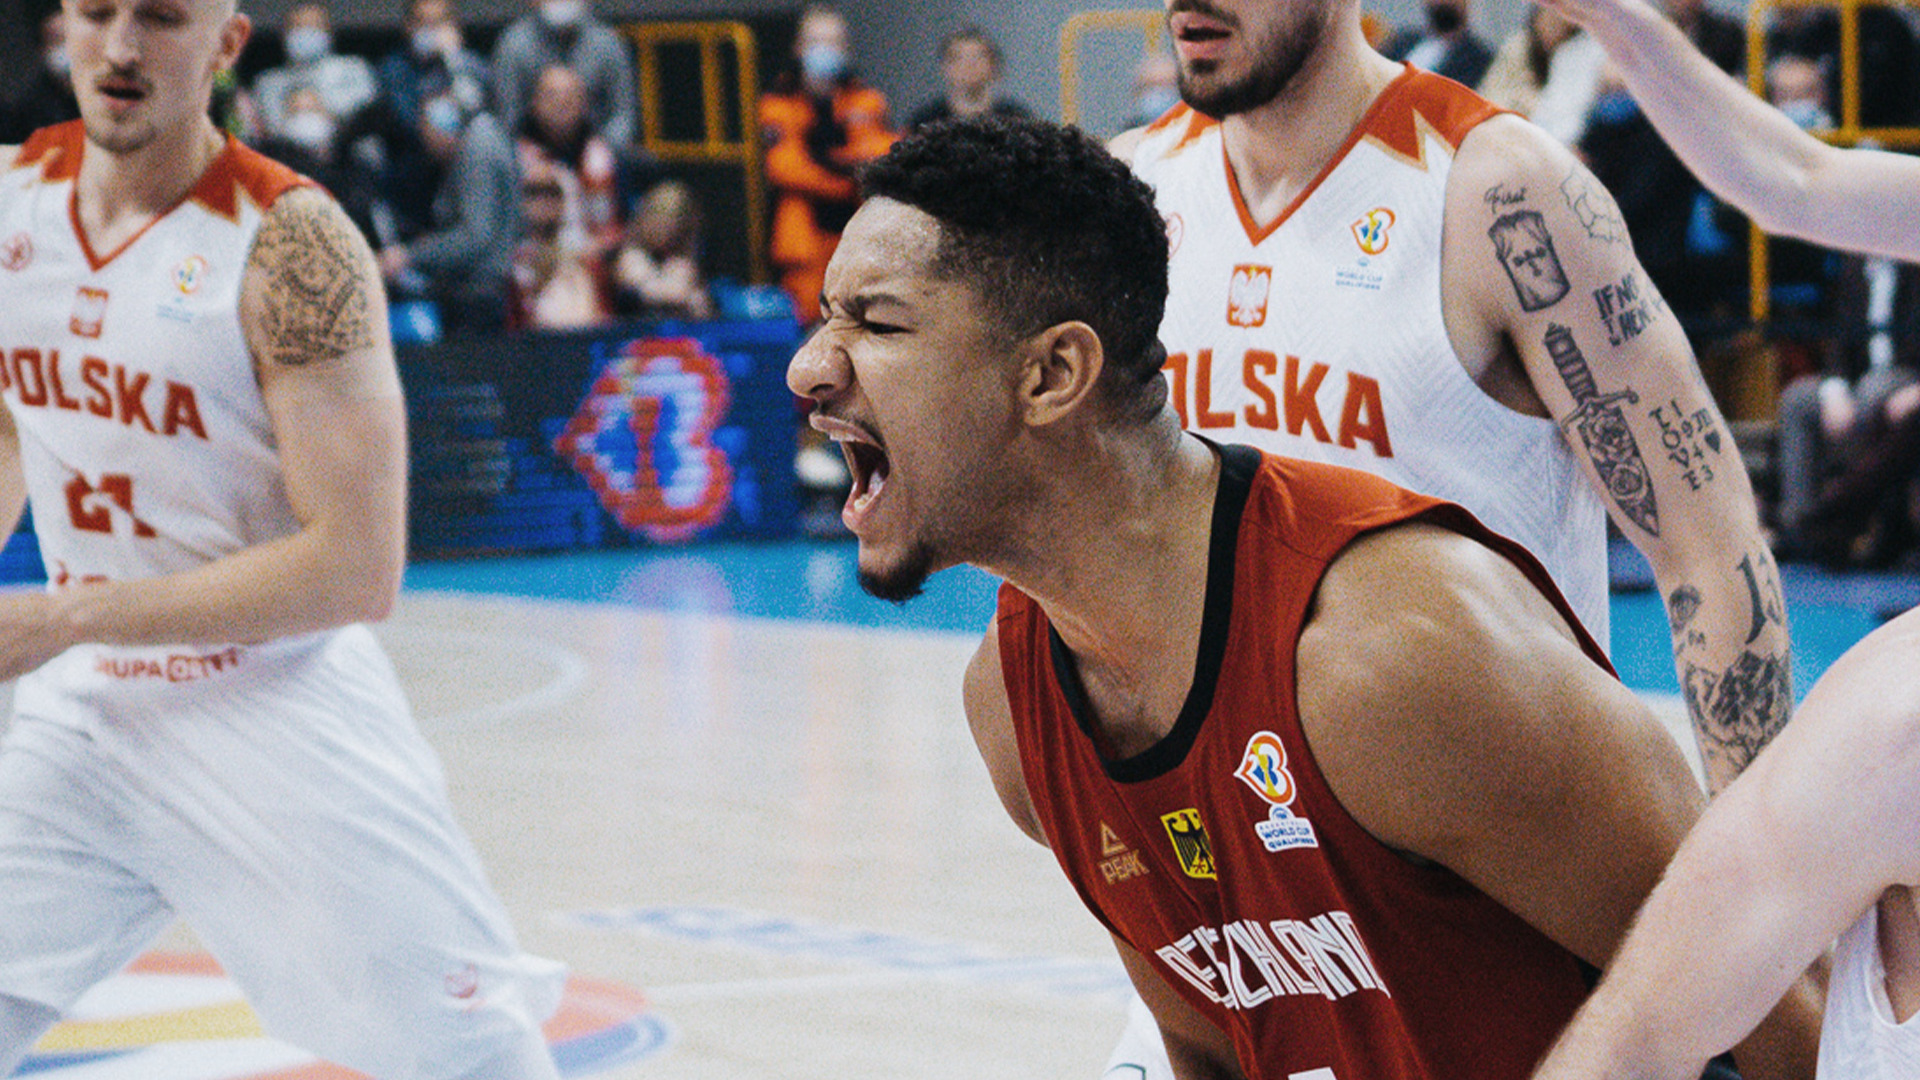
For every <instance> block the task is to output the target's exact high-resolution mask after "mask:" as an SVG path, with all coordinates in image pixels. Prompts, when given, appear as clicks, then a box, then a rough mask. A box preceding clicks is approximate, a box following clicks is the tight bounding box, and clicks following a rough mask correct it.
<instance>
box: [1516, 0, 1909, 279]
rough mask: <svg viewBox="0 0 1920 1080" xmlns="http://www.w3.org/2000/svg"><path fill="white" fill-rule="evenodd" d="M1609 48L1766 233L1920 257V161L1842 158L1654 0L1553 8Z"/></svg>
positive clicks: (1698, 160)
mask: <svg viewBox="0 0 1920 1080" xmlns="http://www.w3.org/2000/svg"><path fill="white" fill-rule="evenodd" d="M1547 6H1549V7H1552V8H1556V9H1558V10H1559V11H1560V12H1562V13H1563V14H1565V15H1567V16H1569V17H1571V18H1573V19H1576V20H1578V21H1579V22H1581V23H1582V24H1584V25H1585V26H1586V27H1587V29H1588V30H1589V31H1590V32H1591V33H1592V34H1593V37H1594V38H1595V39H1596V40H1598V41H1599V42H1600V44H1601V45H1602V46H1603V47H1604V48H1605V49H1606V51H1607V56H1608V58H1609V59H1610V60H1612V62H1613V64H1614V66H1615V68H1616V69H1617V70H1618V71H1619V72H1620V75H1621V77H1622V78H1623V79H1624V80H1625V81H1626V84H1627V88H1628V89H1629V90H1631V91H1632V92H1633V96H1634V100H1636V101H1638V102H1639V103H1640V106H1641V108H1642V109H1644V110H1646V114H1647V118H1648V119H1649V120H1651V121H1652V122H1653V126H1654V127H1655V128H1657V129H1658V130H1659V132H1660V135H1661V137H1662V138H1664V139H1665V140H1666V142H1667V145H1668V146H1671V147H1672V148H1673V151H1674V153H1675V154H1677V155H1679V157H1680V160H1681V161H1683V162H1685V163H1686V166H1687V168H1688V169H1689V170H1691V171H1692V172H1693V174H1694V175H1696V176H1698V177H1699V178H1700V180H1701V182H1703V183H1705V184H1706V185H1707V187H1708V188H1710V189H1712V190H1713V193H1714V194H1716V195H1718V196H1720V197H1721V198H1723V199H1725V200H1726V201H1727V202H1729V203H1732V204H1733V205H1734V206H1736V207H1738V208H1740V209H1741V210H1743V211H1745V212H1746V213H1747V214H1749V215H1750V216H1752V217H1753V219H1754V220H1755V221H1758V222H1759V223H1760V225H1761V227H1762V228H1764V229H1766V230H1767V231H1768V232H1771V233H1778V234H1780V235H1782V236H1794V237H1799V238H1800V239H1803V240H1808V241H1811V242H1813V243H1817V244H1824V245H1827V246H1831V247H1840V248H1847V249H1849V250H1854V251H1862V252H1867V253H1869V254H1874V255H1885V256H1888V257H1890V258H1895V259H1907V260H1913V259H1920V230H1916V229H1915V228H1914V227H1913V222H1914V221H1916V220H1920V162H1916V161H1915V160H1914V159H1913V158H1911V157H1908V156H1906V155H1904V154H1891V153H1887V152H1885V151H1880V150H1868V149H1851V150H1842V149H1839V148H1836V147H1832V146H1828V145H1827V144H1825V143H1823V142H1821V141H1820V140H1818V139H1816V138H1814V137H1813V136H1811V135H1809V134H1807V133H1806V132H1804V131H1802V130H1800V128H1799V126H1798V125H1796V124H1795V123H1794V122H1793V121H1791V120H1789V119H1787V118H1786V116H1784V115H1782V114H1781V112H1780V111H1779V110H1778V109H1775V108H1774V107H1773V106H1771V105H1768V104H1767V103H1766V102H1764V101H1761V100H1760V99H1759V98H1757V97H1754V96H1753V94H1752V93H1751V92H1749V91H1748V90H1747V88H1746V87H1745V86H1742V85H1741V84H1740V83H1737V82H1735V81H1734V80H1733V79H1732V78H1731V77H1730V76H1728V75H1727V74H1726V73H1725V72H1722V71H1721V70H1720V69H1719V68H1718V67H1715V66H1714V64H1713V62H1712V61H1710V60H1708V59H1707V58H1706V57H1705V56H1702V55H1701V54H1700V52H1699V50H1697V49H1695V48H1694V47H1693V45H1692V43H1690V42H1689V41H1687V39H1686V36H1685V35H1684V34H1682V33H1681V32H1680V30H1679V28H1678V27H1676V26H1674V25H1673V24H1672V23H1670V22H1668V21H1667V20H1666V19H1665V18H1664V17H1663V16H1662V15H1661V14H1660V13H1659V12H1658V11H1656V10H1654V8H1653V7H1652V6H1651V5H1649V4H1647V3H1645V2H1644V0H1549V2H1548V4H1547Z"/></svg>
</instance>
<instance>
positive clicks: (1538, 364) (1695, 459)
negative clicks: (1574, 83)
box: [1443, 117, 1820, 1080]
mask: <svg viewBox="0 0 1920 1080" xmlns="http://www.w3.org/2000/svg"><path fill="white" fill-rule="evenodd" d="M1446 224H1447V228H1446V239H1445V245H1446V247H1445V251H1444V254H1443V275H1444V279H1445V282H1446V294H1447V296H1446V303H1447V321H1448V330H1449V333H1450V334H1451V335H1452V336H1453V338H1454V340H1455V348H1456V349H1463V348H1464V349H1465V351H1462V352H1461V356H1462V358H1463V359H1467V358H1468V357H1469V356H1471V355H1474V354H1473V352H1472V349H1473V346H1474V341H1475V335H1476V334H1478V335H1480V337H1479V340H1480V341H1481V343H1482V345H1483V348H1484V343H1485V342H1486V341H1488V340H1494V341H1498V342H1502V343H1505V345H1506V347H1507V349H1508V350H1510V352H1508V353H1507V355H1508V356H1510V357H1511V363H1512V365H1513V366H1514V367H1515V368H1517V370H1518V373H1519V374H1518V376H1517V377H1516V378H1517V379H1518V380H1519V386H1518V387H1517V388H1515V387H1512V386H1509V387H1507V388H1506V393H1505V394H1504V396H1503V400H1507V401H1509V402H1511V403H1513V404H1515V405H1516V407H1521V408H1525V407H1527V405H1528V404H1529V400H1528V396H1527V395H1525V394H1521V393H1519V392H1517V390H1526V391H1530V392H1531V395H1532V400H1531V404H1532V405H1534V406H1535V407H1539V406H1544V409H1545V411H1546V412H1547V413H1548V414H1550V415H1551V416H1552V417H1553V419H1554V420H1555V422H1557V423H1558V424H1559V426H1560V429H1561V431H1562V433H1563V434H1564V435H1565V437H1566V439H1567V441H1568V443H1569V445H1570V446H1571V448H1572V450H1573V453H1574V456H1575V457H1576V458H1577V459H1579V460H1580V461H1581V463H1582V464H1583V466H1584V467H1585V468H1586V470H1587V473H1588V476H1589V478H1590V479H1591V480H1592V481H1593V482H1594V483H1595V484H1596V485H1597V486H1598V488H1599V489H1600V492H1601V496H1602V499H1603V500H1604V502H1605V503H1606V505H1607V509H1608V512H1609V513H1611V514H1612V515H1613V519H1614V521H1615V522H1616V523H1618V525H1619V526H1620V529H1621V531H1622V532H1624V533H1625V534H1626V536H1627V537H1628V538H1629V539H1631V540H1632V541H1633V543H1634V544H1635V545H1636V546H1637V547H1639V549H1640V550H1641V551H1642V552H1643V553H1644V554H1645V555H1646V556H1647V561H1648V562H1650V563H1651V564H1652V565H1653V569H1654V574H1655V577H1656V578H1657V579H1658V581H1659V583H1660V587H1661V594H1662V595H1663V596H1665V597H1667V598H1668V599H1669V609H1670V612H1671V614H1672V616H1673V617H1672V619H1671V623H1672V627H1673V641H1674V656H1675V661H1674V662H1675V666H1676V669H1677V671H1678V673H1679V676H1680V681H1681V685H1682V686H1683V687H1685V689H1686V699H1687V704H1688V712H1689V713H1690V715H1691V718H1692V721H1693V727H1694V734H1695V739H1696V741H1697V742H1698V744H1699V746H1700V750H1701V755H1702V757H1703V758H1704V759H1705V762H1706V772H1707V781H1708V786H1709V788H1710V789H1711V790H1714V791H1718V790H1719V789H1721V788H1723V787H1725V786H1726V785H1727V784H1728V783H1730V782H1731V781H1732V780H1733V778H1734V777H1735V776H1737V775H1738V774H1739V773H1740V770H1741V769H1743V768H1745V767H1746V765H1747V763H1748V762H1750V761H1751V760H1752V759H1753V757H1754V755H1755V754H1757V753H1758V752H1759V750H1760V748H1761V747H1762V746H1764V745H1765V744H1766V742H1767V741H1768V740H1769V739H1771V738H1772V737H1773V735H1774V734H1775V733H1776V732H1777V731H1778V730H1779V729H1780V727H1781V726H1782V725H1783V724H1785V722H1786V719H1787V715H1788V711H1789V710H1790V708H1791V707H1792V698H1793V694H1792V686H1791V683H1790V681H1789V674H1788V671H1789V668H1788V663H1789V645H1788V638H1787V625H1786V611H1785V603H1784V601H1783V600H1782V598H1781V594H1780V584H1779V578H1778V576H1777V574H1776V573H1775V570H1774V564H1773V559H1772V556H1771V555H1770V554H1769V553H1768V551H1767V547H1766V545H1765V543H1764V542H1763V540H1762V538H1761V535H1760V524H1759V518H1758V515H1757V513H1756V511H1755V509H1754V503H1753V491H1752V488H1751V486H1750V485H1749V484H1748V481H1747V475H1746V471H1745V469H1744V468H1743V467H1742V464H1741V460H1740V453H1739V450H1738V449H1737V448H1736V447H1735V446H1734V445H1733V441H1732V438H1731V436H1730V435H1729V433H1728V431H1727V427H1726V424H1725V422H1724V421H1723V420H1722V419H1721V417H1720V412H1719V410H1718V409H1717V408H1716V407H1715V406H1714V403H1713V399H1712V397H1711V396H1710V395H1709V394H1708V392H1707V388H1706V385H1705V383H1704V382H1702V380H1701V378H1700V375H1699V372H1698V369H1697V368H1696V367H1695V365H1694V360H1693V354H1692V351H1691V349H1690V347H1689V346H1688V344H1687V339H1686V336H1685V335H1684V334H1683V333H1682V332H1681V329H1680V326H1679V324H1678V322H1677V321H1676V320H1675V319H1674V317H1673V316H1672V315H1671V314H1670V313H1669V312H1668V311H1667V310H1666V305H1665V303H1664V302H1663V301H1662V300H1661V299H1660V296H1659V294H1658V293H1656V292H1655V291H1654V289H1653V286H1652V284H1651V282H1649V281H1648V279H1647V277H1646V274H1645V272H1644V271H1643V270H1642V269H1641V268H1640V265H1639V262H1638V260H1637V259H1635V258H1634V255H1633V248H1632V245H1631V244H1630V243H1629V242H1628V239H1627V232H1626V226H1625V224H1624V223H1623V222H1622V221H1621V220H1620V213H1619V209H1618V207H1617V206H1615V204H1614V202H1613V199H1612V197H1611V196H1609V195H1608V194H1607V192H1606V190H1605V189H1604V188H1602V187H1601V186H1600V184H1599V183H1598V182H1597V181H1595V180H1594V179H1593V175H1592V174H1591V173H1589V172H1588V171H1587V170H1586V169H1585V167H1583V166H1581V165H1580V164H1579V163H1578V162H1577V161H1575V160H1574V158H1573V155H1572V154H1571V153H1569V152H1568V151H1567V150H1566V148H1564V147H1562V146H1560V145H1559V144H1558V143H1555V142H1553V141H1552V140H1550V139H1549V138H1547V137H1546V136H1545V135H1544V134H1542V133H1541V132H1540V131H1539V130H1538V129H1537V128H1534V127H1532V126H1531V125H1529V124H1526V123H1525V122H1523V121H1520V120H1518V119H1515V118H1511V117H1500V118H1496V119H1494V120H1490V121H1488V122H1487V123H1485V124H1482V125H1480V126H1479V127H1478V128H1476V129H1474V131H1473V133H1472V134H1470V135H1469V136H1468V137H1467V139H1466V140H1465V141H1464V142H1463V143H1462V145H1461V147H1460V151H1459V153H1458V155H1457V157H1456V159H1455V164H1454V171H1453V173H1452V175H1451V177H1450V178H1449V189H1448V194H1447V223H1446ZM1496 267H1498V269H1496ZM1497 353H1498V350H1496V362H1495V363H1493V364H1492V365H1491V366H1492V367H1493V368H1495V369H1497V368H1498V367H1499V366H1500V365H1499V364H1498V362H1497ZM1482 384H1483V385H1490V384H1491V385H1493V386H1495V387H1496V388H1497V387H1499V385H1500V384H1499V382H1498V380H1488V379H1483V383H1482ZM1789 984H1791V986H1792V989H1791V992H1789V993H1788V995H1787V997H1786V998H1784V999H1783V1000H1782V1001H1781V1003H1780V1005H1779V1007H1778V1008H1777V1009H1776V1010H1775V1011H1774V1013H1773V1015H1772V1016H1771V1017H1770V1018H1769V1019H1768V1021H1767V1022H1766V1023H1765V1024H1763V1025H1762V1026H1761V1027H1760V1028H1759V1029H1758V1030H1757V1031H1756V1032H1755V1033H1754V1034H1753V1035H1751V1036H1749V1037H1748V1038H1747V1040H1746V1041H1744V1042H1742V1043H1741V1045H1740V1046H1739V1047H1738V1048H1737V1049H1736V1057H1737V1058H1738V1060H1739V1063H1740V1065H1741V1069H1742V1073H1743V1075H1745V1076H1747V1077H1748V1078H1749V1080H1772V1078H1785V1077H1804V1076H1808V1075H1811V1074H1812V1071H1813V1070H1812V1064H1813V1060H1814V1054H1815V1050H1816V1047H1817V1046H1818V1042H1819V1020H1820V1010H1819V1007H1818V1004H1817V1001H1818V995H1817V993H1816V992H1815V991H1814V990H1813V989H1812V986H1811V982H1810V981H1809V980H1806V979H1804V978H1803V979H1800V980H1799V981H1797V982H1796V981H1795V980H1794V979H1792V978H1791V977H1787V978H1783V980H1782V982H1781V986H1782V988H1785V987H1786V986H1788V985H1789Z"/></svg>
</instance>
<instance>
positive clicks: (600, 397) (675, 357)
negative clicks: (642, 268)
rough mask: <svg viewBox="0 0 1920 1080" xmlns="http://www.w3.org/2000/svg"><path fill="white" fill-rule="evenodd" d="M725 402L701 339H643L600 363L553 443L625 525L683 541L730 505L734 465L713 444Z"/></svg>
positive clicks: (724, 386)
mask: <svg viewBox="0 0 1920 1080" xmlns="http://www.w3.org/2000/svg"><path fill="white" fill-rule="evenodd" d="M731 400H732V384H731V383H729V382H728V381H727V373H726V371H725V369H724V368H722V367H721V365H720V361H719V360H717V359H715V358H714V357H712V356H710V355H708V353H707V352H706V350H704V349H702V348H701V347H700V343H699V342H697V341H694V340H692V339H690V338H673V339H665V338H640V339H637V340H634V341H630V342H628V343H627V344H626V345H625V346H624V347H623V348H621V349H620V350H619V351H618V353H617V354H616V355H615V356H613V357H612V359H611V360H610V361H609V362H608V363H607V364H606V366H605V367H603V368H602V369H601V372H600V376H599V377H598V378H597V379H595V380H594V383H593V387H592V389H591V390H589V391H588V392H587V397H586V400H585V401H582V402H581V403H580V408H579V409H578V410H576V411H575V412H574V414H573V418H572V419H571V420H569V421H567V426H566V427H565V428H564V429H562V430H561V432H560V434H559V435H558V436H557V437H555V439H554V440H553V449H554V452H555V453H557V454H559V455H560V456H561V457H562V458H565V459H566V460H567V461H568V462H570V463H572V465H573V467H574V469H575V470H577V471H578V472H579V473H580V475H581V476H583V477H585V478H586V481H587V483H588V484H589V485H590V486H591V487H592V488H593V491H594V494H595V495H597V496H598V497H599V499H600V505H601V506H604V507H606V510H607V512H608V513H610V514H612V515H613V516H614V518H615V520H617V521H619V522H620V524H621V525H622V526H624V527H625V528H626V529H628V530H629V531H631V532H636V533H641V534H643V535H645V536H647V537H648V538H650V539H653V540H659V541H672V540H684V539H686V538H687V537H690V536H693V535H695V534H696V533H698V532H699V531H700V530H702V529H705V528H707V527H708V526H711V525H715V524H718V523H719V521H720V519H721V518H722V517H723V516H725V514H726V512H727V507H728V506H729V505H731V504H732V501H733V479H734V477H733V465H732V464H731V463H730V462H729V461H728V459H727V455H726V452H725V451H723V450H721V449H720V448H719V447H717V446H715V445H713V443H712V441H711V436H712V435H713V433H714V430H715V429H716V428H717V427H718V426H719V424H720V421H721V419H722V418H724V417H725V416H726V413H727V405H728V403H729V402H730V401H731Z"/></svg>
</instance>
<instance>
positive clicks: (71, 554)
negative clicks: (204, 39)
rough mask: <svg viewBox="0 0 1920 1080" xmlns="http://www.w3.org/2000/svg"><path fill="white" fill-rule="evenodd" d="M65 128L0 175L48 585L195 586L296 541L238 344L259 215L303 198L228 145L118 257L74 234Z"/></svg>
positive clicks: (4, 254) (5, 351)
mask: <svg viewBox="0 0 1920 1080" xmlns="http://www.w3.org/2000/svg"><path fill="white" fill-rule="evenodd" d="M86 152H87V144H86V136H85V134H84V131H83V129H82V128H81V125H80V123H79V122H77V121H76V122H74V123H70V124H63V125H61V126H58V127H53V128H47V129H45V130H43V131H40V132H37V133H36V134H35V135H34V136H33V137H32V138H31V139H30V140H29V141H28V142H27V144H26V145H25V146H23V147H22V148H21V149H20V151H19V153H18V154H17V155H16V157H15V158H14V160H13V161H12V162H11V163H9V167H8V168H7V169H6V171H5V172H4V173H0V292H3V293H4V295H5V297H6V300H5V302H4V303H0V396H4V397H5V400H6V405H7V408H8V410H9V411H10V412H11V413H12V415H13V422H14V426H15V428H16V429H17V430H18V432H19V442H20V457H21V463H22V466H23V468H24V471H25V474H26V480H27V491H28V495H29V498H30V505H31V507H32V510H33V524H34V531H35V533H36V534H37V536H38V538H39V542H40V551H41V555H42V558H43V560H44V561H45V563H46V570H47V578H48V583H49V586H50V587H51V588H54V589H58V588H60V587H62V586H64V585H67V584H68V583H84V582H90V581H99V580H119V581H126V580H136V579H141V578H148V577H155V576H159V575H162V574H169V573H174V572H178V571H182V570H187V569H191V568H193V567H195V566H199V565H202V564H204V563H207V562H210V561H212V560H215V559H218V558H221V557H222V556H226V555H230V554H232V553H234V552H236V551H239V550H240V549H241V548H245V547H249V546H252V545H256V544H259V543H262V542H264V541H268V540H272V539H274V538H276V537H280V536H284V535H287V534H288V533H291V532H293V531H294V530H295V529H296V528H298V521H297V519H296V518H295V516H294V514H293V511H292V508H291V507H290V505H289V504H288V501H287V495H286V489H285V485H284V483H283V481H282V476H281V472H280V467H279V463H278V458H277V455H276V452H275V447H274V440H273V433H272V427H271V424H270V421H269V418H268V415H267V411H266V406H265V403H264V401H263V400H262V398H261V394H260V388H259V384H258V383H257V381H256V380H255V376H254V369H253V363H252V360H251V357H250V354H249V352H248V350H247V346H246V342H245V340H244V338H243V337H242V334H241V329H240V317H239V297H240V282H241V275H242V271H243V270H244V268H245V265H246V261H247V256H248V253H249V251H250V249H251V246H252V243H253V238H254V234H255V233H256V232H257V231H258V229H259V227H260V221H261V217H262V214H263V212H264V211H265V209H266V208H267V207H268V206H270V205H271V204H272V202H273V200H274V199H276V198H277V197H279V195H280V194H281V193H283V192H285V191H286V190H288V189H289V188H291V187H294V186H296V185H298V184H300V183H302V182H303V181H301V180H300V178H299V177H298V176H296V175H295V174H294V173H292V172H290V171H288V170H287V169H285V168H283V167H281V166H279V165H277V164H274V163H273V162H271V161H269V160H267V159H266V158H264V157H262V156H260V155H258V154H256V153H254V152H253V151H251V150H248V149H246V148H244V147H242V146H240V145H239V144H238V143H235V142H232V141H231V140H230V141H229V143H228V145H227V147H226V149H225V150H224V151H223V152H222V153H221V154H220V156H219V157H218V158H216V159H215V161H214V162H213V164H212V165H211V166H209V167H208V169H207V171H206V173H205V174H204V175H203V176H202V177H201V179H200V181H199V183H198V184H197V185H196V186H195V187H194V189H193V190H192V191H191V192H189V193H188V195H187V197H186V198H185V199H184V200H182V201H181V203H180V204H179V205H178V206H176V207H174V208H173V209H172V210H170V211H168V212H167V213H166V214H163V215H162V216H161V217H159V218H158V219H156V220H155V221H154V222H153V223H152V224H151V225H149V226H148V227H147V228H146V229H145V230H144V231H142V232H141V233H139V234H138V235H136V236H135V237H133V238H132V239H131V240H128V241H127V242H126V243H124V244H122V245H121V246H120V247H119V248H118V249H117V250H114V251H105V252H102V251H96V250H94V249H93V247H92V246H91V245H90V244H89V243H88V242H87V240H86V238H85V237H84V236H83V235H82V234H81V231H80V229H79V226H78V217H77V215H76V213H75V209H74V207H75V202H74V181H75V177H76V176H77V175H78V173H79V171H80V160H81V156H82V155H83V154H84V153H86ZM238 656H239V651H238V650H237V649H231V648H218V649H207V648H204V647H202V648H192V649H184V650H183V649H168V648H159V649H110V648H106V647H103V646H94V645H89V646H81V647H78V648H76V649H73V650H70V651H69V652H68V653H66V654H64V655H63V656H61V657H59V658H56V659H55V660H54V661H52V662H51V663H49V664H48V665H47V666H45V667H43V668H42V669H41V670H40V671H38V672H35V673H34V674H33V675H31V676H29V677H28V678H27V679H24V680H22V686H21V697H20V700H21V701H22V702H23V703H25V702H27V701H29V700H31V699H32V695H33V693H34V692H35V691H37V690H45V689H49V688H50V687H52V686H55V685H58V686H62V687H64V688H65V689H66V690H68V691H74V690H76V689H78V688H80V687H83V686H87V685H115V684H118V685H127V686H136V685H142V684H157V683H178V682H181V681H194V680H195V679H197V678H201V677H206V676H210V675H215V674H218V673H219V672H220V671H222V670H224V669H225V667H227V666H229V665H230V664H233V663H237V662H238V661H237V658H238Z"/></svg>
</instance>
